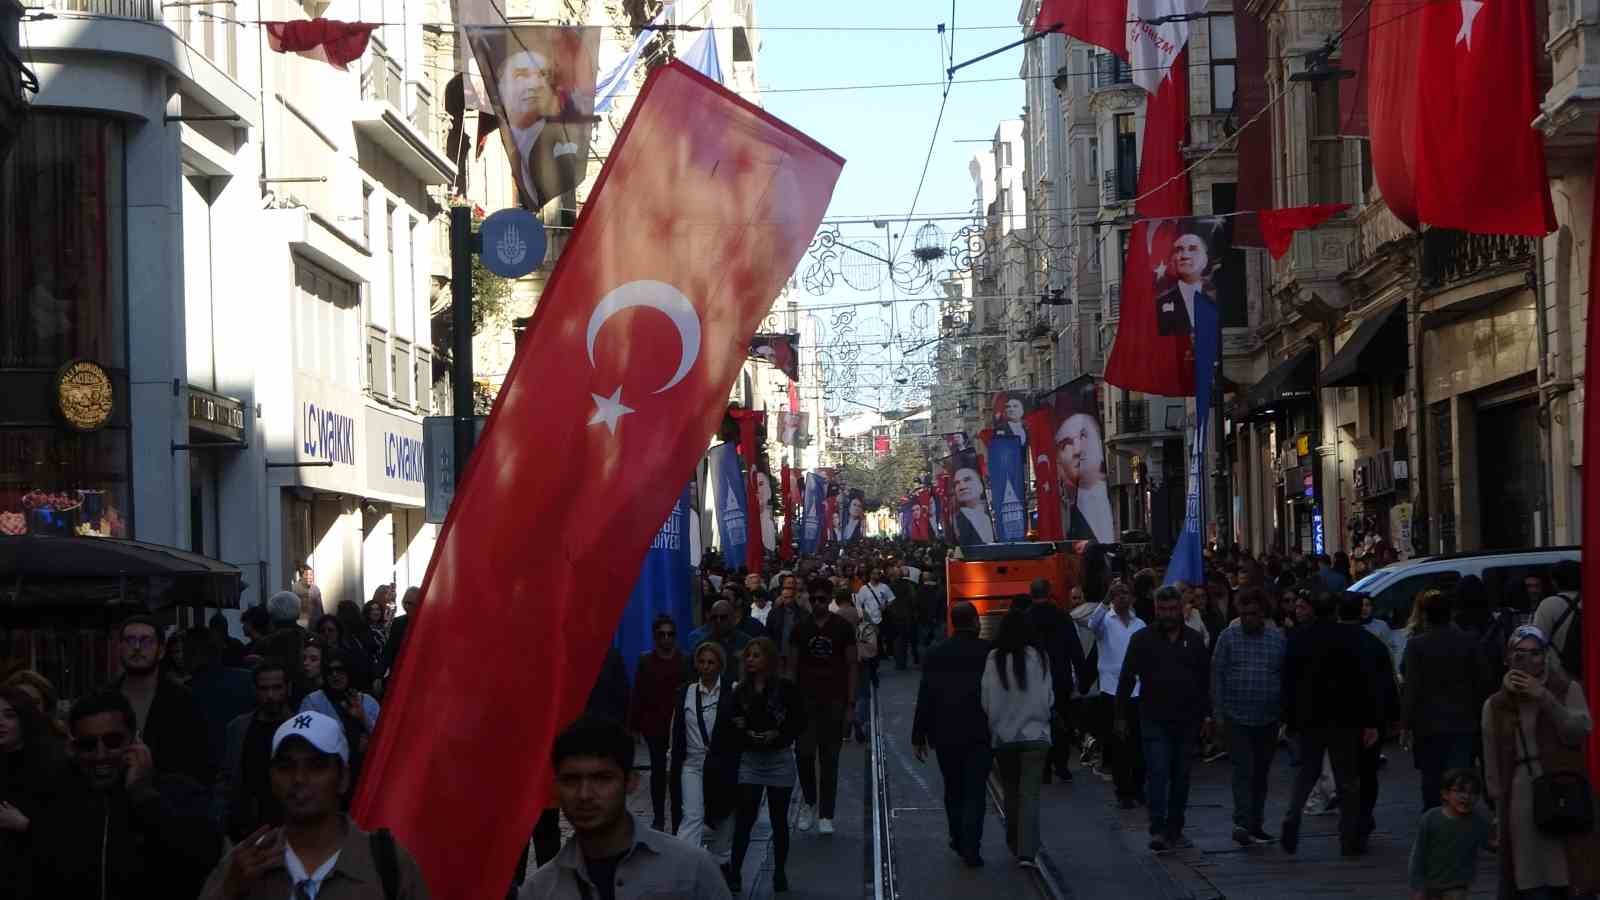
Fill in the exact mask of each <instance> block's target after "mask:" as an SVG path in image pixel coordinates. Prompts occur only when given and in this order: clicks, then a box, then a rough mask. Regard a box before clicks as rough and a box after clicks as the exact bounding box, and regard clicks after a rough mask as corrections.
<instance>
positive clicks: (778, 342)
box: [750, 334, 800, 382]
mask: <svg viewBox="0 0 1600 900" xmlns="http://www.w3.org/2000/svg"><path fill="white" fill-rule="evenodd" d="M750 358H751V359H764V360H766V361H767V362H769V363H772V365H773V367H774V368H776V369H777V370H778V371H780V372H782V373H783V374H784V375H786V376H788V378H789V380H790V381H791V382H794V381H799V380H800V335H798V334H757V335H752V336H751V338H750Z"/></svg>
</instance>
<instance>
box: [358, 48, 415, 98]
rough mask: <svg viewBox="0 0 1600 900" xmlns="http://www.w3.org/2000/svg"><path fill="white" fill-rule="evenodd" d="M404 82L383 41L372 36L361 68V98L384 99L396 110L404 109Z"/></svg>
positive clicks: (398, 65)
mask: <svg viewBox="0 0 1600 900" xmlns="http://www.w3.org/2000/svg"><path fill="white" fill-rule="evenodd" d="M404 93H405V84H404V82H402V81H401V74H400V63H399V62H397V61H395V60H394V59H392V58H391V57H390V56H389V50H388V48H387V47H385V46H384V45H383V42H382V41H380V40H378V39H376V38H374V39H373V41H372V45H371V50H370V51H369V52H368V53H367V61H366V66H365V67H364V68H363V69H362V70H361V99H363V100H384V101H387V102H388V104H389V105H390V106H393V107H394V108H395V109H396V110H397V111H400V110H404V109H405V106H404V101H403V100H402V96H403V95H404Z"/></svg>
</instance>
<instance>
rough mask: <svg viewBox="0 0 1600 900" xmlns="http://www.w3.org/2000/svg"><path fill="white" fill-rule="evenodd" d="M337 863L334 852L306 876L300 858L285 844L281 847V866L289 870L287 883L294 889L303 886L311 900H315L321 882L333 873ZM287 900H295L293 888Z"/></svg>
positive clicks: (337, 857)
mask: <svg viewBox="0 0 1600 900" xmlns="http://www.w3.org/2000/svg"><path fill="white" fill-rule="evenodd" d="M338 862H339V852H338V851H335V852H334V854H333V855H332V856H330V857H328V861H327V862H325V863H323V864H322V865H320V866H318V867H317V870H316V871H315V872H312V873H310V874H309V875H308V874H306V865H305V863H303V862H301V861H300V857H298V856H296V855H295V853H294V848H293V847H291V846H289V844H288V843H287V842H285V843H284V845H283V865H284V868H286V869H288V870H289V883H290V884H291V885H295V886H296V887H298V886H300V885H304V886H305V889H306V896H308V897H310V898H311V900H316V897H317V893H318V892H320V891H321V890H322V880H323V879H324V878H327V877H328V873H329V872H332V871H333V867H334V866H335V865H336V864H337V863H338ZM289 900H297V898H296V896H295V888H294V887H291V888H290V889H289Z"/></svg>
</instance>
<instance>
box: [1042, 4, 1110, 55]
mask: <svg viewBox="0 0 1600 900" xmlns="http://www.w3.org/2000/svg"><path fill="white" fill-rule="evenodd" d="M1057 25H1060V26H1061V32H1062V33H1063V34H1066V35H1067V36H1068V37H1075V38H1077V39H1078V40H1080V41H1084V42H1086V43H1089V44H1093V45H1094V46H1096V47H1100V48H1102V49H1105V50H1110V51H1111V52H1112V53H1115V54H1116V55H1117V56H1118V57H1119V58H1121V59H1123V60H1126V59H1127V58H1128V0H1044V2H1043V3H1042V4H1040V5H1039V15H1038V16H1036V17H1035V18H1034V20H1033V30H1034V31H1049V30H1050V29H1052V28H1054V27H1056V26H1057Z"/></svg>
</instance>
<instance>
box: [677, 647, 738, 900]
mask: <svg viewBox="0 0 1600 900" xmlns="http://www.w3.org/2000/svg"><path fill="white" fill-rule="evenodd" d="M725 660H726V657H725V655H724V653H723V650H722V645H721V644H718V643H717V642H716V641H705V642H704V643H702V644H701V645H700V646H698V647H696V648H695V651H694V668H695V672H696V674H697V675H698V677H697V678H696V679H695V680H694V681H691V682H690V683H688V684H686V685H684V686H683V689H682V690H680V691H677V692H675V693H674V696H675V697H676V705H675V708H674V710H673V715H672V761H671V771H672V776H671V785H672V819H673V826H674V828H673V830H674V833H676V834H677V836H678V837H679V838H680V839H681V840H683V841H686V842H687V843H688V844H689V845H690V846H693V847H699V846H700V845H701V844H702V843H706V842H708V841H707V838H708V837H709V844H710V848H709V849H710V850H711V855H712V856H713V857H715V858H716V860H717V862H718V863H720V864H721V865H722V875H723V877H724V878H726V879H728V883H729V884H730V885H732V884H733V883H734V881H736V880H737V879H736V878H735V877H734V876H733V874H732V873H733V867H732V865H731V864H730V863H729V859H730V857H731V854H732V845H733V811H734V807H735V806H737V805H738V799H739V746H738V744H739V741H738V731H737V729H735V728H734V727H733V715H732V713H733V709H734V706H735V703H734V699H733V689H732V688H730V687H728V686H726V685H724V684H723V683H722V670H723V667H724V666H725V664H726V663H725Z"/></svg>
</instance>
